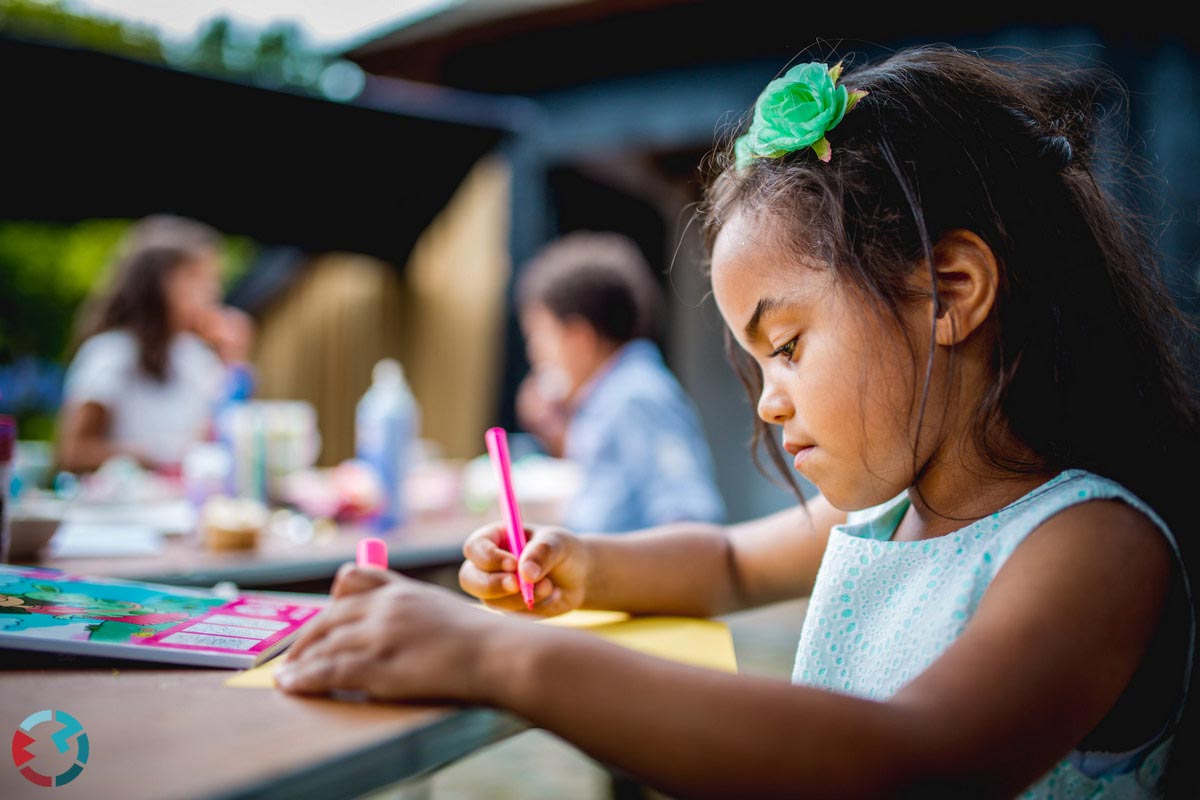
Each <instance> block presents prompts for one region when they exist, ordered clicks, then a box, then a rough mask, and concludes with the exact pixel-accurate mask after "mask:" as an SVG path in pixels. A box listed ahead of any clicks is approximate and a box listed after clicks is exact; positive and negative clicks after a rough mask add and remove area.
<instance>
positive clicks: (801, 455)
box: [792, 445, 815, 469]
mask: <svg viewBox="0 0 1200 800" xmlns="http://www.w3.org/2000/svg"><path fill="white" fill-rule="evenodd" d="M814 449H815V448H814V447H813V446H812V445H809V446H807V447H801V448H800V449H799V450H798V451H797V452H796V458H795V460H794V461H792V466H794V467H795V468H796V469H800V465H801V464H803V463H804V459H806V458H808V454H809V453H811V452H812V451H813V450H814Z"/></svg>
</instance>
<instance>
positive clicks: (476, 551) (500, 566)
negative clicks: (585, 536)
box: [458, 524, 588, 617]
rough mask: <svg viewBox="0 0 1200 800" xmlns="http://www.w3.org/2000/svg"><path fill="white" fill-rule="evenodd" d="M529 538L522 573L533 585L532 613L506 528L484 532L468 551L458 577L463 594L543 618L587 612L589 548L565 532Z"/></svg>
mask: <svg viewBox="0 0 1200 800" xmlns="http://www.w3.org/2000/svg"><path fill="white" fill-rule="evenodd" d="M525 536H526V540H527V544H526V545H525V550H524V552H522V553H521V563H520V570H521V577H522V578H524V579H525V580H526V581H527V582H528V583H532V584H533V599H534V605H533V610H532V611H530V610H529V609H528V608H527V607H526V606H525V601H524V600H523V599H522V597H521V592H520V588H519V586H518V584H517V576H516V571H517V568H518V564H517V560H516V558H514V557H513V554H512V553H510V552H509V551H508V549H507V543H508V533H507V532H506V530H505V527H504V525H502V524H492V525H487V526H484V527H482V528H480V529H479V530H477V531H475V532H474V533H472V534H471V535H470V537H469V538H468V539H467V541H466V543H465V544H464V545H463V555H464V556H466V561H464V562H463V565H462V567H461V568H460V569H459V571H458V583H459V585H460V586H462V588H463V591H465V592H466V593H467V594H470V595H473V596H474V597H478V598H479V599H480V600H482V601H483V602H484V605H487V606H489V607H491V608H495V609H499V610H501V611H523V612H525V613H532V614H536V615H538V616H542V617H552V616H554V615H556V614H563V613H566V612H567V611H571V610H573V609H576V608H579V607H581V606H582V605H583V598H584V595H585V593H586V589H587V577H588V558H587V546H586V544H585V543H584V542H583V541H582V540H581V539H580V538H579V537H577V536H575V535H574V534H571V533H569V532H567V531H565V530H563V529H562V528H552V527H544V526H538V527H535V528H528V527H527V528H526V529H525Z"/></svg>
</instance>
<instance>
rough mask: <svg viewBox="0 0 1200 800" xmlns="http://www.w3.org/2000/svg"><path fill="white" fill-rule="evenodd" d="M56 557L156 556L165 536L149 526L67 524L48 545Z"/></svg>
mask: <svg viewBox="0 0 1200 800" xmlns="http://www.w3.org/2000/svg"><path fill="white" fill-rule="evenodd" d="M47 547H48V549H49V551H50V555H51V556H52V557H54V558H90V557H100V556H152V555H156V554H158V553H161V552H162V549H163V541H162V534H160V533H159V532H158V531H156V530H154V529H153V528H151V527H149V526H147V525H101V524H91V523H84V522H64V523H63V524H62V525H61V526H60V527H59V529H58V530H57V531H56V532H55V534H54V538H52V539H51V540H50V544H49V545H48V546H47Z"/></svg>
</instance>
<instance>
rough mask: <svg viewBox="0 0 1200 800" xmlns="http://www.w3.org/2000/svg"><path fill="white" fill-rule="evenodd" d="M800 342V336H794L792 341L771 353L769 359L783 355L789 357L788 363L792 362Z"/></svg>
mask: <svg viewBox="0 0 1200 800" xmlns="http://www.w3.org/2000/svg"><path fill="white" fill-rule="evenodd" d="M799 341H800V337H799V336H793V337H792V338H791V339H789V340H788V341H786V342H784V343H783V344H782V345H780V346H779V347H778V348H777V349H776V350H775V351H774V352H772V353H771V355H769V356H767V358H775V356H780V355H782V356H787V359H788V361H791V360H792V354H793V353H795V352H796V343H797V342H799Z"/></svg>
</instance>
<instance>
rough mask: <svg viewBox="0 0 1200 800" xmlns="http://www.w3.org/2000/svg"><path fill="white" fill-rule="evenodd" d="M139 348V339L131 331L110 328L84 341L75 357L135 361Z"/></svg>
mask: <svg viewBox="0 0 1200 800" xmlns="http://www.w3.org/2000/svg"><path fill="white" fill-rule="evenodd" d="M137 347H138V343H137V339H136V338H135V337H134V335H133V334H132V333H131V332H130V331H128V330H126V329H124V328H110V329H108V330H106V331H101V332H100V333H97V334H93V335H92V336H89V337H88V338H86V339H84V340H83V343H82V344H80V345H79V350H78V352H77V353H76V354H75V357H76V359H79V358H103V359H106V360H107V359H112V358H125V359H129V360H133V358H134V357H135V356H136V355H137Z"/></svg>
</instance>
